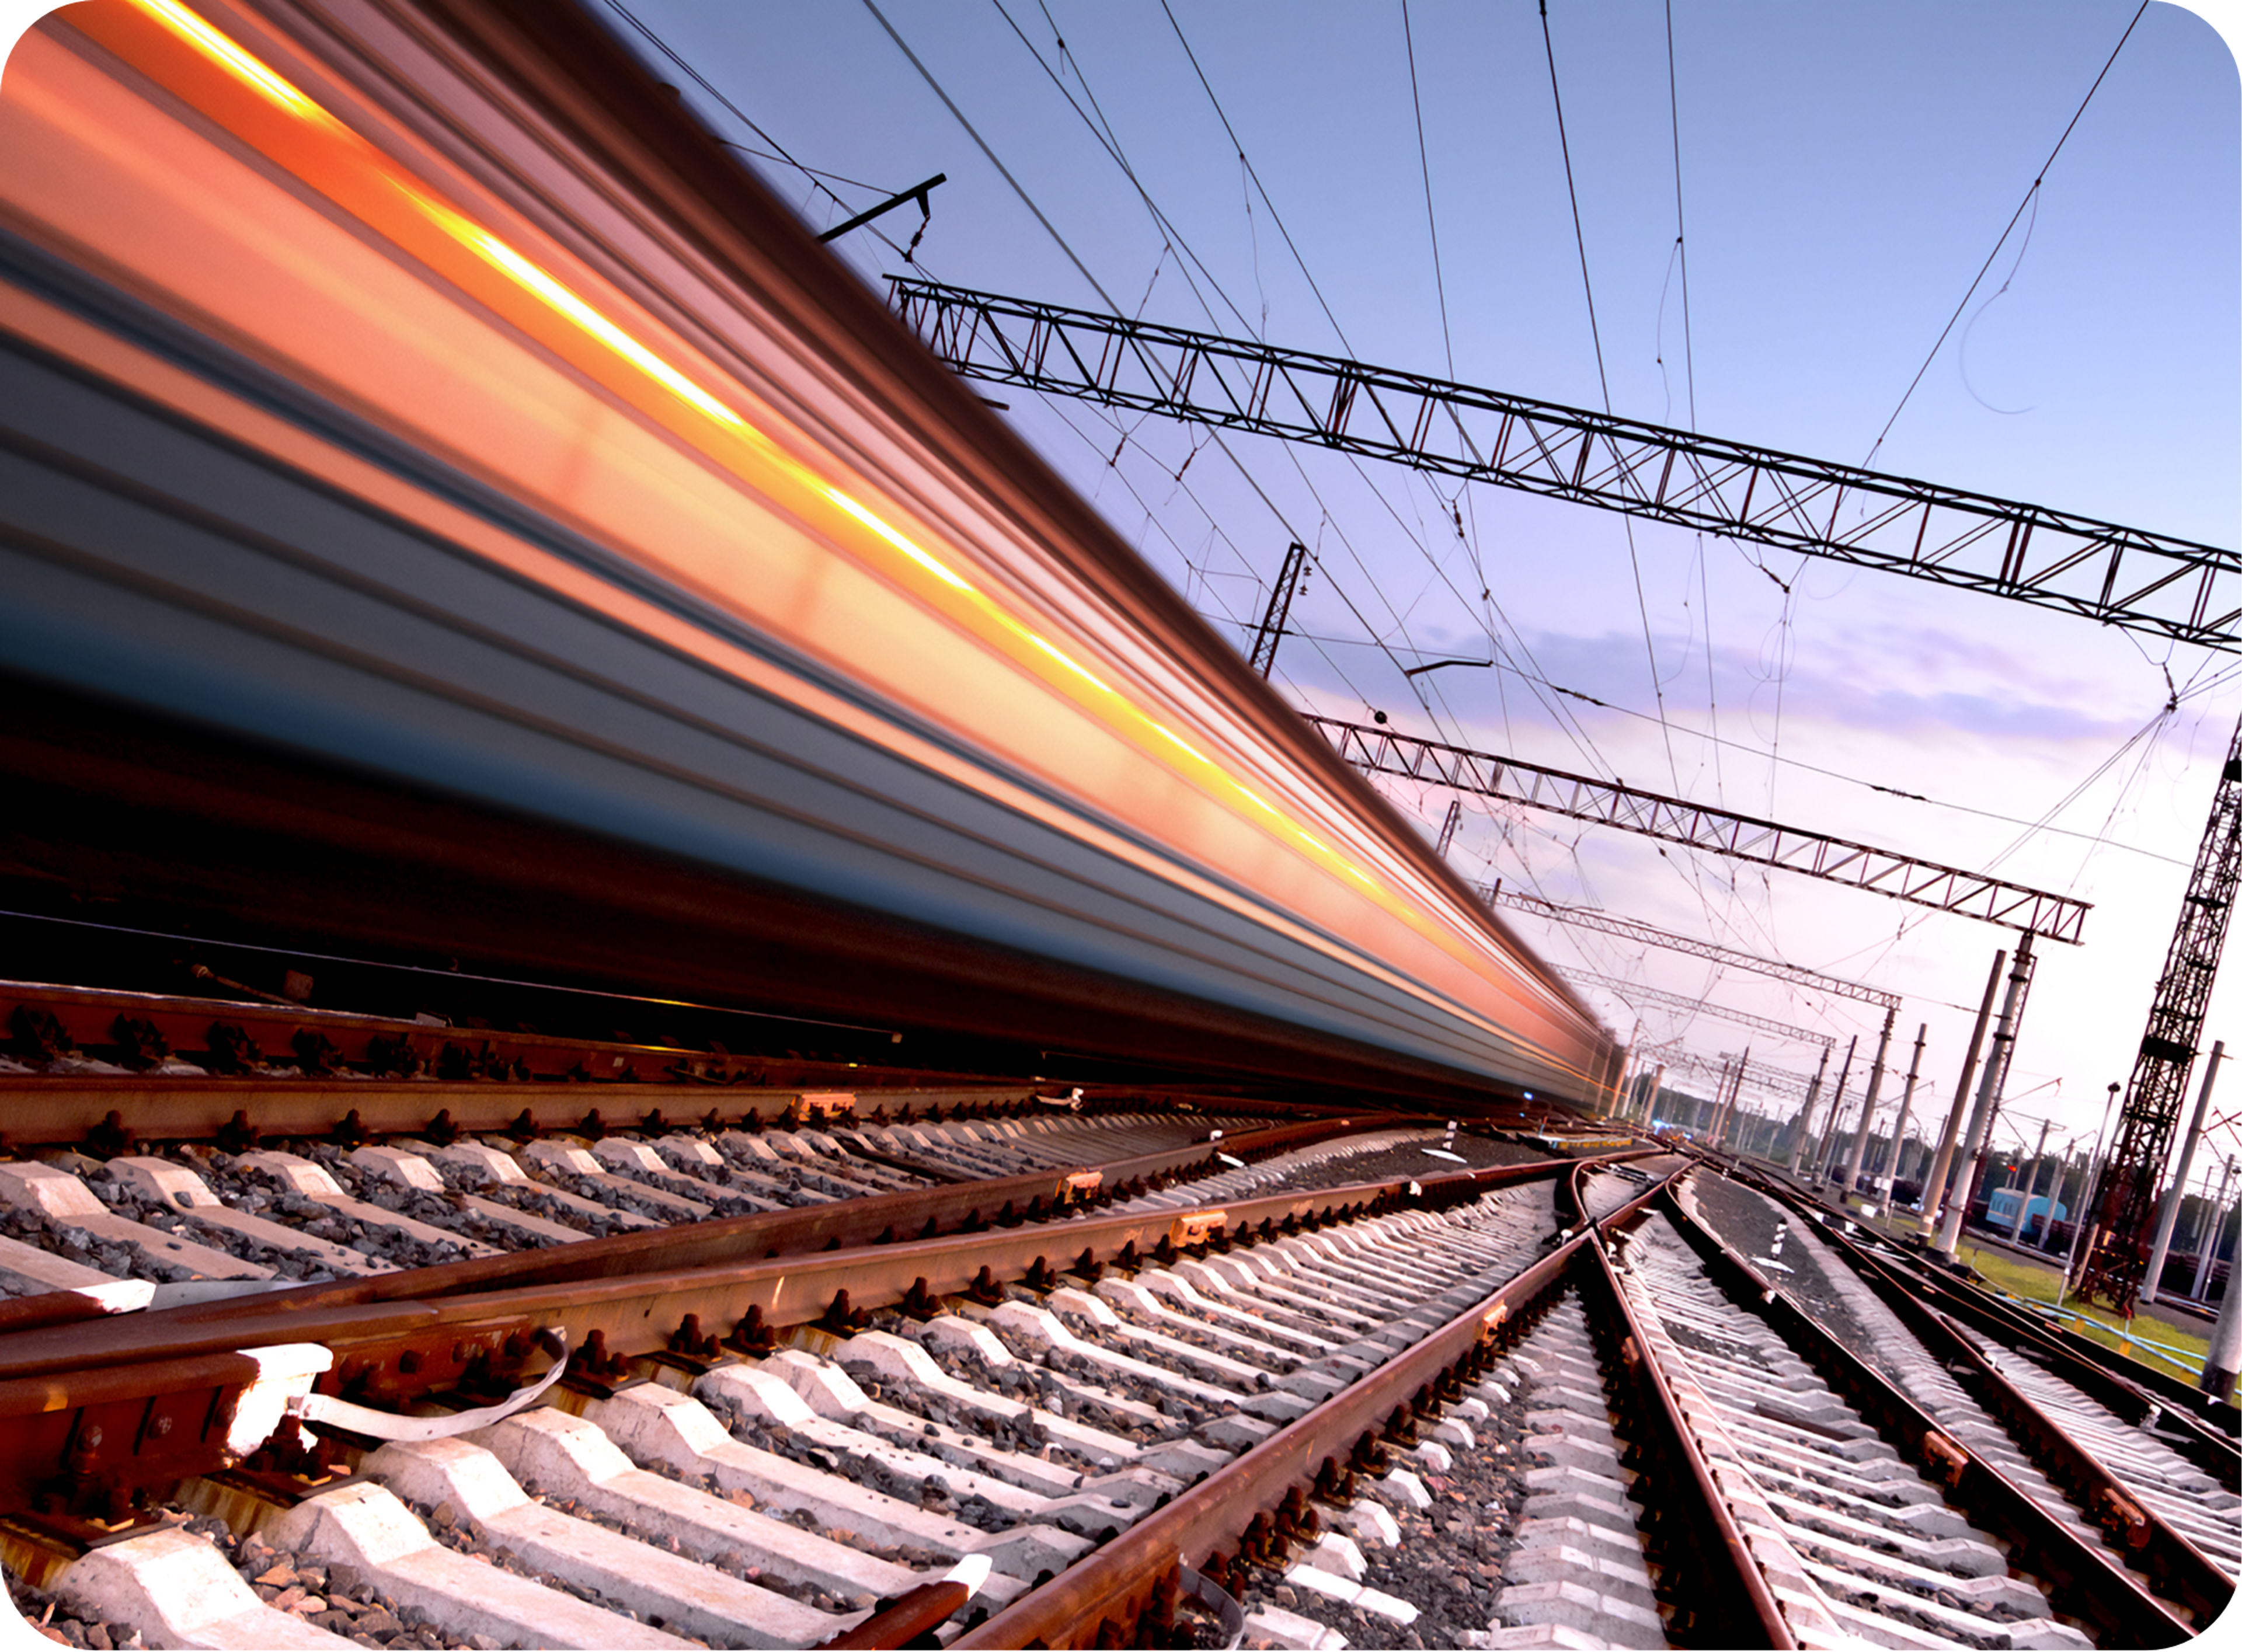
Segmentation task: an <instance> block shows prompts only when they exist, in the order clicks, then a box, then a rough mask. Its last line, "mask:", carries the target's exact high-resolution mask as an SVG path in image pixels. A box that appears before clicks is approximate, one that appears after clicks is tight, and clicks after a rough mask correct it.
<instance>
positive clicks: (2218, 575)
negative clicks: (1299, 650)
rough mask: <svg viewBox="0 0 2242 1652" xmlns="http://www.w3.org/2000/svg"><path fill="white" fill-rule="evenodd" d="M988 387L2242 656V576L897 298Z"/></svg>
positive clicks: (1798, 467)
mask: <svg viewBox="0 0 2242 1652" xmlns="http://www.w3.org/2000/svg"><path fill="white" fill-rule="evenodd" d="M888 279H889V282H890V284H891V287H892V299H893V303H894V305H895V307H896V312H897V313H898V314H900V315H901V316H902V318H903V320H904V321H905V322H906V323H907V324H908V325H910V326H911V327H912V328H913V329H914V330H915V331H916V332H917V333H918V336H919V337H920V338H921V339H924V340H925V341H926V343H927V344H928V346H930V348H932V349H933V351H934V353H936V355H937V356H939V357H940V358H941V359H943V360H944V361H945V362H947V363H948V364H949V365H950V367H951V368H953V369H954V370H955V371H957V373H961V374H963V375H964V376H965V377H967V378H971V379H984V380H987V381H989V382H990V383H995V384H1009V385H1018V386H1024V387H1025V388H1028V389H1033V390H1044V391H1050V392H1052V393H1056V394H1059V395H1067V396H1078V397H1082V398H1084V399H1087V400H1092V401H1097V402H1101V403H1103V404H1104V405H1105V406H1111V407H1125V408H1131V409H1134V410H1137V411H1139V412H1144V413H1166V414H1169V415H1171V416H1172V417H1175V418H1178V419H1183V420H1190V421H1192V422H1194V423H1198V424H1204V425H1208V426H1215V427H1218V428H1220V429H1225V430H1243V431H1248V432H1252V433H1258V434H1262V435H1270V436H1279V437H1284V438H1285V439H1287V440H1294V441H1305V442H1309V443H1312V444H1314V445H1316V446H1319V447H1329V448H1332V449H1335V450H1337V451H1339V452H1341V453H1359V454H1362V455H1364V456H1366V457H1371V458H1378V459H1387V460H1395V461H1397V462H1399V463H1401V464H1405V465H1410V466H1413V467H1416V468H1417V469H1420V470H1424V471H1429V472H1433V473H1437V474H1440V475H1443V476H1453V477H1458V478H1460V479H1463V480H1468V481H1485V482H1492V483H1496V484H1499V485H1500V486H1502V487H1514V488H1518V489H1520V490H1522V491H1524V492H1527V493H1532V494H1543V495H1546V496H1548V497H1551V498H1556V499H1568V500H1574V501H1576V502H1578V503H1581V504H1585V505H1594V506H1598V507H1602V508H1604V509H1607V510H1615V511H1621V512H1624V513H1626V514H1629V515H1634V516H1641V517H1647V518H1648V519H1650V520H1655V521H1662V522H1671V523H1675V524H1676V525H1678V526H1680V527H1688V528H1693V529H1697V530H1701V531H1702V532H1705V533H1708V534H1726V535H1727V536H1728V537H1729V538H1732V539H1739V540H1748V541H1751V542H1753V543H1755V544H1760V545H1768V546H1773V547H1776V548H1779V549H1782V550H1789V551H1798V552H1803V553H1804V554H1808V555H1810V556H1820V557H1827V558H1829V559H1832V560H1834V561H1840V562H1849V563H1852V564H1854V565H1856V566H1857V567H1874V568H1882V569H1883V570H1885V571H1886V572H1888V573H1893V574H1905V575H1907V576H1909V577H1910V578H1913V579H1919V580H1928V581H1931V582H1933V583H1935V584H1939V585H1945V586H1952V587H1957V588H1961V589H1964V590H1972V591H1982V592H1986V593H1988V594H1992V595H1996V596H2004V597H2009V598H2011V599H2013V600H2015V601H2021V602H2029V603H2031V604H2033V605H2035V606H2037V607H2039V608H2053V609H2055V610H2057V612H2060V613H2064V614H2078V615H2080V616H2082V617H2084V618H2086V619H2091V620H2098V621H2102V622H2103V623H2104V624H2109V625H2117V626H2122V627H2124V628H2126V629H2128V630H2132V631H2138V632H2140V633H2143V634H2144V635H2150V636H2157V637H2165V638H2168V639H2171V640H2173V641H2182V642H2194V643H2198V644H2200V645H2202V646H2203V647H2205V648H2219V649H2224V650H2226V651H2228V652H2238V651H2242V628H2238V621H2242V555H2238V554H2236V553H2235V552H2233V551H2231V550H2226V549H2223V548H2221V547H2219V546H2215V545H2204V544H2198V543H2197V542H2196V541H2192V540H2184V539H2180V538H2178V537H2176V536H2174V535H2172V534H2151V533H2147V532H2145V531H2143V530H2141V529H2139V528H2132V527H2123V526H2120V525H2119V524H2118V523H2115V522H2105V521H2100V520H2096V519H2094V518H2092V517H2088V516H2082V515H2079V514H2076V513H2074V512H2069V511H2057V510H2051V509H2049V508H2048V507H2044V506H2039V505H2031V504H2026V503H2024V502H2022V501H2020V500H2008V499H2000V498H1997V497H1995V496H1993V495H1991V494H1977V493H1971V492H1970V491H1968V490H1966V489H1963V488H1957V487H1942V486H1939V485H1938V484H1937V483H1933V482H1926V481H1920V480H1916V479H1914V478H1912V477H1905V476H1896V475H1890V474H1888V473H1883V472H1880V471H1872V470H1867V469H1864V468H1863V467H1859V466H1856V465H1843V464H1835V463H1831V462H1829V461H1828V460H1818V459H1808V458H1804V457H1802V456H1801V455H1798V454H1796V453H1782V452H1779V451H1778V450H1776V449H1775V448H1771V447H1758V446H1755V445H1753V444H1750V443H1745V442H1737V441H1726V440H1721V439H1719V438H1717V437H1711V436H1702V435H1698V434H1696V433H1693V432H1689V431H1684V430H1675V429H1672V428H1670V427H1668V426H1663V425H1654V424H1648V423H1646V422H1643V421H1641V420H1632V419H1621V418H1616V417H1614V416H1613V415H1611V414H1608V413H1594V412H1590V411H1588V410H1585V409H1582V408H1578V407H1567V406H1562V405H1561V404H1559V403H1556V402H1549V401H1541V400H1534V398H1531V397H1527V396H1519V395H1513V394H1509V393H1505V392H1502V391H1496V390H1486V389H1481V388H1479V387H1477V386H1472V385H1465V384H1457V383H1454V382H1453V381H1451V380H1448V379H1434V378H1430V377H1427V376H1426V375H1425V374H1422V373H1406V372H1403V371H1400V370H1399V369H1397V368H1392V367H1379V366H1370V365H1368V364H1367V363H1365V362H1360V361H1353V360H1349V359H1346V358H1344V357H1339V356H1327V355H1319V354H1317V353H1312V352H1310V351H1305V350H1288V349H1285V348H1282V347H1280V346H1276V345H1267V344H1262V343H1259V342H1257V341H1255V340H1253V339H1229V338H1224V337H1222V336H1221V335H1219V334H1217V333H1211V332H1193V331H1191V330H1190V329H1187V328H1184V327H1171V326H1162V325H1160V324H1159V323H1158V322H1151V321H1136V320H1131V319H1126V318H1124V317H1120V316H1111V315H1101V314H1099V313H1098V312H1095V311H1090V310H1076V309H1071V308H1068V307H1067V306H1062V305H1056V304H1040V303H1037V302H1034V301H1032V300H1030V299H1012V298H1004V297H1000V296H998V295H997V294H994V293H987V292H969V291H967V290H965V289H963V288H961V287H953V286H945V285H942V284H940V283H938V282H933V281H923V280H918V279H912V278H909V277H903V276H890V277H889V278H888Z"/></svg>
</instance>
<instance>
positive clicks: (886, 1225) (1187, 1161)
mask: <svg viewBox="0 0 2242 1652" xmlns="http://www.w3.org/2000/svg"><path fill="white" fill-rule="evenodd" d="M1366 1117H1367V1116H1366ZM1375 1122H1377V1123H1379V1124H1383V1123H1386V1122H1388V1121H1386V1120H1377V1121H1375ZM1357 1127H1359V1121H1358V1120H1357V1119H1354V1118H1339V1119H1318V1120H1314V1121H1312V1122H1309V1123H1306V1124H1299V1125H1279V1126H1278V1127H1276V1128H1274V1129H1272V1130H1267V1131H1254V1132H1248V1133H1245V1134H1243V1135H1239V1136H1236V1137H1232V1138H1228V1139H1227V1140H1225V1142H1224V1143H1223V1144H1222V1145H1223V1148H1224V1149H1225V1151H1227V1152H1231V1154H1232V1156H1233V1157H1238V1156H1240V1155H1246V1156H1259V1155H1261V1154H1264V1153H1267V1152H1279V1151H1281V1150H1283V1149H1285V1148H1288V1147H1299V1146H1303V1145H1309V1144H1311V1143H1313V1142H1317V1141H1321V1140H1325V1139H1327V1138H1330V1137H1332V1136H1337V1135H1344V1134H1346V1132H1348V1131H1349V1130H1351V1129H1354V1128H1357ZM1214 1151H1215V1150H1214V1149H1213V1148H1212V1146H1210V1145H1208V1144H1206V1143H1205V1142H1193V1143H1187V1144H1185V1145H1181V1146H1178V1147H1173V1148H1170V1149H1167V1150H1165V1151H1163V1152H1153V1153H1139V1154H1136V1155H1132V1156H1131V1157H1130V1158H1123V1159H1116V1160H1113V1161H1111V1162H1110V1163H1107V1164H1104V1165H1098V1166H1095V1167H1094V1168H1095V1170H1096V1171H1097V1172H1098V1174H1099V1175H1100V1177H1101V1178H1102V1183H1101V1185H1102V1186H1103V1187H1104V1188H1105V1189H1108V1190H1110V1189H1111V1188H1114V1187H1118V1186H1120V1185H1124V1184H1126V1183H1128V1182H1131V1181H1132V1180H1137V1179H1150V1178H1152V1177H1155V1176H1160V1175H1165V1174H1169V1173H1171V1172H1175V1171H1178V1170H1182V1169H1185V1168H1186V1167H1188V1166H1191V1165H1201V1164H1204V1163H1205V1162H1206V1161H1207V1160H1208V1159H1209V1158H1211V1157H1212V1153H1213V1152H1214ZM1091 1168H1093V1167H1090V1166H1080V1167H1077V1166H1067V1167H1061V1168H1054V1169H1051V1170H1048V1171H1037V1172H1033V1173H1031V1174H1029V1175H1025V1176H1011V1177H1004V1178H1000V1179H995V1180H991V1181H983V1182H971V1183H965V1184H962V1185H959V1184H945V1185H940V1186H935V1187H923V1188H907V1189H904V1190H903V1191H902V1192H894V1193H868V1194H866V1195H864V1196H863V1197H862V1198H859V1199H835V1200H832V1201H831V1202H829V1203H827V1204H822V1205H808V1206H804V1207H802V1208H798V1209H795V1210H789V1211H770V1212H762V1213H760V1214H757V1215H754V1216H735V1217H724V1218H718V1219H711V1220H708V1221H701V1222H693V1223H680V1224H676V1225H674V1226H668V1227H660V1228H651V1229H642V1230H639V1231H635V1232H628V1233H615V1234H611V1235H609V1236H608V1237H607V1238H605V1239H581V1240H579V1241H577V1242H576V1243H574V1244H573V1245H564V1246H554V1247H552V1248H549V1249H542V1250H530V1251H514V1252H508V1253H507V1254H506V1255H503V1256H492V1257H484V1258H480V1259H476V1260H473V1261H466V1262H450V1263H445V1264H442V1265H440V1266H435V1267H426V1268H414V1269H408V1270H401V1271H399V1272H396V1273H377V1274H370V1275H366V1276H364V1277H360V1278H357V1279H332V1280H323V1281H321V1282H319V1283H317V1284H312V1285H302V1286H291V1287H288V1288H285V1289H281V1290H275V1291H270V1292H259V1293H255V1294H253V1295H249V1296H244V1297H233V1298H228V1299H225V1300H224V1301H223V1302H215V1303H209V1304H204V1305H199V1306H189V1307H179V1308H168V1309H160V1310H157V1311H156V1312H154V1313H148V1314H144V1315H142V1316H141V1317H140V1320H139V1321H138V1323H139V1324H141V1325H142V1326H144V1327H146V1329H147V1333H148V1334H151V1335H157V1334H160V1333H161V1331H160V1327H161V1326H165V1325H171V1324H180V1325H185V1324H192V1323H196V1322H199V1321H204V1320H224V1321H226V1322H229V1323H238V1322H240V1321H242V1320H245V1319H249V1318H257V1317H262V1316H265V1315H270V1314H276V1313H282V1314H285V1313H296V1312H299V1311H301V1310H305V1309H312V1308H339V1307H345V1306H355V1305H362V1304H369V1303H377V1302H389V1301H399V1300H403V1299H408V1298H415V1297H437V1296H459V1295H464V1294H468V1293H475V1292H483V1291H495V1290H504V1289H507V1288H508V1287H510V1286H519V1285H524V1284H529V1283H544V1284H556V1283H561V1282H564V1281H568V1280H575V1279H620V1278H630V1277H634V1276H637V1275H641V1274H649V1273H675V1272H677V1271H680V1270H684V1269H690V1268H695V1267H703V1266H730V1265H733V1264H735V1263H737V1262H740V1261H742V1260H743V1259H747V1258H750V1257H762V1256H765V1255H782V1256H784V1255H792V1254H795V1253H796V1252H803V1251H818V1250H823V1249H825V1248H827V1247H828V1246H839V1247H841V1248H842V1249H851V1248H856V1247H860V1246H876V1245H882V1244H884V1243H889V1242H892V1241H894V1240H896V1239H903V1238H910V1239H919V1238H934V1237H936V1236H938V1235H940V1234H943V1233H956V1232H960V1231H963V1230H964V1229H966V1228H967V1227H968V1226H969V1225H970V1224H971V1223H972V1222H973V1221H974V1219H976V1218H978V1219H979V1220H980V1221H981V1222H985V1223H989V1224H992V1225H993V1224H997V1223H999V1222H1009V1221H1011V1220H1014V1219H1026V1218H1028V1217H1029V1215H1030V1212H1031V1211H1032V1212H1036V1213H1037V1214H1038V1215H1050V1214H1053V1213H1055V1212H1056V1209H1057V1206H1058V1205H1062V1204H1064V1203H1066V1202H1067V1200H1066V1198H1065V1195H1066V1194H1068V1193H1071V1192H1075V1191H1076V1190H1075V1189H1073V1188H1071V1187H1070V1185H1069V1184H1070V1180H1071V1179H1073V1178H1077V1177H1079V1176H1081V1175H1082V1174H1083V1173H1084V1172H1085V1171H1086V1170H1089V1169H1091ZM1038 1201H1040V1204H1038ZM930 1224H931V1228H932V1231H931V1232H929V1225H930ZM40 1301H41V1299H40V1298H37V1297H30V1298H22V1299H17V1300H15V1301H10V1302H0V1346H5V1341H4V1340H5V1338H6V1336H7V1335H8V1334H9V1333H11V1332H15V1331H18V1330H30V1329H33V1328H36V1326H37V1325H39V1324H40V1323H42V1322H43V1321H45V1320H51V1319H53V1318H54V1317H55V1315H54V1312H53V1310H51V1309H49V1308H43V1307H41V1306H39V1304H40ZM68 1317H70V1318H71V1319H74V1320H76V1319H84V1318H86V1317H89V1316H87V1315H84V1314H79V1313H71V1314H70V1315H69V1316H68ZM4 1360H5V1355H4V1354H0V1372H3V1371H4Z"/></svg>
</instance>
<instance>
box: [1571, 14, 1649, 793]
mask: <svg viewBox="0 0 2242 1652" xmlns="http://www.w3.org/2000/svg"><path fill="white" fill-rule="evenodd" d="M1541 48H1542V52H1543V55H1544V56H1545V57H1547V60H1548V64H1549V101H1550V104H1552V105H1553V106H1554V109H1555V111H1556V114H1557V151H1558V153H1559V154H1560V155H1561V157H1562V158H1563V159H1564V163H1565V198H1566V199H1567V201H1568V202H1570V203H1571V205H1572V209H1573V240H1574V245H1576V246H1577V247H1578V248H1579V250H1580V254H1581V292H1582V293H1583V294H1584V295H1585V296H1586V298H1587V299H1588V339H1589V340H1590V342H1591V343H1593V344H1594V346H1595V353H1596V386H1597V389H1598V390H1599V391H1600V392H1601V394H1602V397H1603V406H1604V412H1605V413H1610V412H1611V411H1612V399H1611V379H1610V377H1609V376H1608V374H1607V373H1605V371H1604V340H1603V332H1602V331H1601V328H1599V327H1598V326H1597V325H1596V290H1595V284H1594V282H1592V281H1591V280H1589V279H1588V232H1587V231H1586V230H1584V229H1583V228H1582V227H1581V192H1580V190H1579V188H1578V187H1577V186H1576V185H1575V184H1574V180H1573V145H1572V142H1571V140H1570V139H1569V138H1567V136H1566V133H1565V98H1564V94H1563V93H1562V92H1561V91H1559V90H1558V86H1557V47H1556V44H1555V42H1554V40H1553V39H1552V38H1551V36H1550V33H1549V0H1541ZM1621 526H1623V527H1625V528H1626V530H1627V560H1628V567H1629V568H1630V569H1631V570H1632V572H1633V574H1634V575H1635V612H1636V613H1637V614H1639V615H1640V616H1641V620H1642V648H1643V652H1644V654H1645V655H1648V659H1649V662H1650V688H1651V692H1652V694H1653V695H1655V696H1656V698H1657V701H1658V720H1659V723H1660V725H1661V728H1662V727H1663V726H1664V724H1665V722H1666V688H1665V685H1664V684H1663V683H1662V682H1661V681H1660V680H1659V675H1658V645H1657V644H1656V643H1655V642H1654V641H1651V636H1650V603H1649V600H1648V598H1647V597H1646V596H1645V595H1644V594H1643V589H1642V560H1641V557H1640V556H1639V555H1638V554H1636V551H1635V524H1634V522H1633V521H1632V520H1627V519H1624V518H1623V519H1621ZM1666 768H1667V771H1668V776H1669V777H1670V778H1671V780H1672V781H1673V783H1674V789H1675V791H1677V792H1678V791H1680V790H1681V768H1680V766H1679V764H1677V763H1676V762H1675V758H1674V739H1673V735H1672V734H1671V733H1670V732H1669V733H1668V735H1666Z"/></svg>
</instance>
